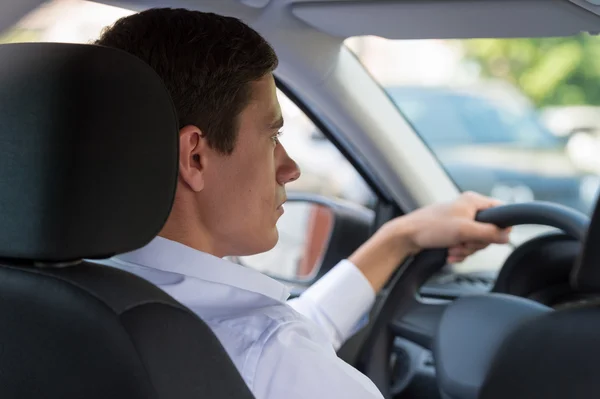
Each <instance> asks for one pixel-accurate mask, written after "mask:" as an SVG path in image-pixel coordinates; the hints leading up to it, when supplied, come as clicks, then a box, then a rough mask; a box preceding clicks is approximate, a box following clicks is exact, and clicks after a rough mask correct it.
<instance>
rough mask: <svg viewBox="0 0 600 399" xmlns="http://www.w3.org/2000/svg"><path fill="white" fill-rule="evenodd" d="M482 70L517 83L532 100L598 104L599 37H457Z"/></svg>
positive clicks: (495, 76) (469, 58)
mask: <svg viewBox="0 0 600 399" xmlns="http://www.w3.org/2000/svg"><path fill="white" fill-rule="evenodd" d="M461 45H462V47H463V49H464V51H465V56H466V60H467V61H470V62H474V63H476V64H477V65H479V67H480V68H481V72H482V75H483V76H484V77H490V78H500V79H504V80H506V81H509V82H511V83H513V84H515V85H516V86H518V87H520V88H521V89H522V90H523V92H524V93H525V94H527V95H528V96H529V97H530V98H531V99H532V101H533V102H534V103H535V104H536V105H537V106H538V107H543V106H548V105H578V104H587V105H600V38H598V37H594V36H589V35H585V34H582V35H579V36H574V37H565V38H563V37H552V38H534V39H476V40H465V41H462V42H461Z"/></svg>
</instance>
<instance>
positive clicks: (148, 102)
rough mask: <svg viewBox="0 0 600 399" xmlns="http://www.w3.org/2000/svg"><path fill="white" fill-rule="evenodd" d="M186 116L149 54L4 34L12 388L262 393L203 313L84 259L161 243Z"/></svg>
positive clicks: (1, 248) (3, 252)
mask: <svg viewBox="0 0 600 399" xmlns="http://www.w3.org/2000/svg"><path fill="white" fill-rule="evenodd" d="M177 131H178V127H177V118H176V113H175V111H174V108H173V104H172V101H171V99H170V97H169V95H168V93H167V91H166V89H165V88H164V86H163V84H162V82H161V81H160V79H159V77H158V76H157V75H156V74H155V73H154V71H153V70H152V69H151V68H150V67H148V66H147V65H146V64H144V63H143V62H142V61H140V60H138V59H137V58H135V57H133V56H131V55H129V54H127V53H125V52H121V51H119V50H115V49H109V48H104V47H99V46H92V45H76V44H57V43H46V44H40V43H31V44H10V45H2V46H0V137H1V140H0V226H1V229H0V397H1V398H3V399H12V398H15V399H28V398H36V399H39V398H60V399H71V398H72V399H75V398H77V399H84V398H85V399H96V398H97V399H107V398H127V399H150V398H164V399H167V398H168V399H176V398H181V399H184V398H186V399H191V398H194V399H200V398H244V399H246V398H252V397H253V396H252V394H251V393H250V392H249V390H248V388H247V386H246V384H245V383H244V381H243V379H242V378H241V377H240V375H239V374H238V372H237V370H236V368H235V366H234V365H233V363H232V362H231V360H230V359H229V357H228V356H227V354H226V352H225V351H224V349H223V347H222V346H221V345H220V343H219V341H218V340H217V338H216V337H215V336H214V334H213V333H212V332H211V331H210V330H209V328H208V327H207V326H206V324H204V323H203V322H202V321H201V320H200V319H199V318H198V317H197V316H196V315H194V314H193V313H192V312H191V311H190V310H188V309H187V308H185V307H184V306H182V305H181V304H179V303H178V302H177V301H175V300H174V299H173V298H171V297H170V296H168V295H167V294H165V293H164V292H163V291H162V290H160V289H158V288H157V287H155V286H153V285H151V284H150V283H148V282H146V281H145V280H142V279H140V278H138V277H136V276H133V275H131V274H128V273H125V272H123V271H119V270H116V269H112V268H108V267H104V266H100V265H94V264H90V263H86V262H84V261H82V259H85V258H107V257H110V256H112V255H114V254H117V253H121V252H125V251H131V250H134V249H137V248H139V247H142V246H143V245H145V244H146V243H147V242H149V241H150V240H151V239H152V238H153V237H154V236H155V235H156V234H157V233H158V232H159V230H160V229H161V227H162V225H163V223H164V222H165V220H166V218H167V215H168V214H169V211H170V208H171V205H172V201H173V198H174V192H175V185H176V179H177V166H178V156H177V154H178V150H177Z"/></svg>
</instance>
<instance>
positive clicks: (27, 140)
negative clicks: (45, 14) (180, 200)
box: [0, 43, 178, 262]
mask: <svg viewBox="0 0 600 399" xmlns="http://www.w3.org/2000/svg"><path fill="white" fill-rule="evenodd" d="M0 142H1V145H0V258H4V259H23V260H27V261H41V262H63V261H70V260H77V259H81V258H105V257H109V256H112V255H113V254H116V253H122V252H127V251H131V250H134V249H137V248H139V247H142V246H143V245H145V244H146V243H147V242H149V241H150V240H151V239H152V238H153V237H154V236H155V235H156V234H157V233H158V232H159V231H160V229H161V228H162V226H163V224H164V223H165V221H166V219H167V217H168V214H169V212H170V210H171V206H172V202H173V199H174V193H175V187H176V182H177V168H178V126H177V116H176V112H175V109H174V106H173V102H172V100H171V97H170V96H169V94H168V92H167V90H166V88H165V86H164V85H163V83H162V81H161V79H160V78H159V77H158V75H157V74H156V73H155V72H154V71H153V70H152V68H150V66H148V65H146V64H145V63H144V62H143V61H141V60H139V59H138V58H136V57H134V56H132V55H130V54H127V53H125V52H122V51H120V50H116V49H111V48H106V47H100V46H93V45H82V44H62V43H21V44H7V45H1V46H0Z"/></svg>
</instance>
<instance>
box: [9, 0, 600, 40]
mask: <svg viewBox="0 0 600 399" xmlns="http://www.w3.org/2000/svg"><path fill="white" fill-rule="evenodd" d="M96 1H97V2H99V3H105V4H111V5H116V6H120V7H124V8H130V9H134V10H142V9H145V8H150V7H156V6H171V7H184V8H191V9H202V10H211V11H214V12H218V13H221V14H226V15H234V16H237V17H239V18H241V19H243V20H245V21H247V22H248V23H251V24H253V25H254V23H255V22H257V20H261V19H264V18H268V17H269V16H273V15H276V14H281V11H282V10H283V9H285V10H286V13H287V14H288V15H293V16H294V17H295V18H296V19H298V20H300V21H302V22H303V23H306V24H307V25H309V26H311V27H313V28H315V29H317V30H319V31H321V32H324V33H327V34H329V35H331V36H334V37H337V38H342V39H343V38H347V37H350V36H359V35H375V36H382V37H387V38H390V39H430V38H437V39H444V38H474V37H534V36H569V35H573V34H577V33H579V32H582V31H584V32H591V33H595V32H600V6H599V5H594V4H593V3H594V2H596V3H600V1H599V0H427V1H423V0H317V1H315V0H121V1H119V0H116V1H115V0H96ZM41 3H43V1H40V0H20V1H11V2H3V4H1V5H0V30H2V29H3V28H6V27H7V26H10V25H12V24H13V23H15V22H16V21H17V20H18V19H19V18H21V17H22V16H23V15H25V14H26V13H27V12H28V11H30V10H32V9H34V8H36V7H37V6H39V5H40V4H41ZM274 9H279V10H278V12H274V11H275V10H274Z"/></svg>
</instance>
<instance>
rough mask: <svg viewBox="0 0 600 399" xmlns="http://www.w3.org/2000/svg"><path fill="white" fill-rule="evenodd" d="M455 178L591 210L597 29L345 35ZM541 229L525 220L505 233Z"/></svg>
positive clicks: (598, 123)
mask: <svg viewBox="0 0 600 399" xmlns="http://www.w3.org/2000/svg"><path fill="white" fill-rule="evenodd" d="M346 45H347V46H348V47H349V48H350V49H351V50H352V51H353V52H354V53H355V54H356V55H357V57H358V58H359V59H360V60H361V62H362V63H363V65H364V66H365V67H366V68H367V69H368V70H369V72H370V73H371V74H372V76H373V77H374V78H375V79H376V80H377V81H378V82H379V83H380V85H381V86H382V88H383V89H384V90H385V91H386V92H387V94H388V95H389V97H390V99H391V101H392V102H394V103H395V105H396V106H397V107H398V109H399V110H400V112H401V113H402V114H403V115H404V117H405V118H406V119H407V120H408V122H409V123H410V124H411V125H412V126H413V128H414V129H415V131H416V132H417V133H418V134H419V135H420V137H421V138H422V139H423V140H424V142H425V143H426V144H427V145H428V147H429V148H430V149H431V150H432V151H433V153H434V154H435V156H436V157H437V158H438V160H439V161H440V162H441V164H442V165H443V167H444V168H445V170H446V171H447V172H448V174H449V175H450V177H451V178H452V179H453V180H454V182H455V183H456V184H457V186H458V187H459V188H460V189H461V190H463V191H465V190H471V191H476V192H479V193H482V194H485V195H491V196H493V197H496V198H498V199H501V200H503V201H505V202H507V203H517V202H525V201H532V200H539V201H550V202H554V203H558V204H562V205H566V206H569V207H572V208H575V209H577V210H579V211H582V212H585V213H588V214H589V213H590V212H591V211H592V208H593V206H594V204H595V201H596V197H597V194H598V187H599V185H600V178H599V174H600V156H599V155H600V38H598V37H594V36H589V35H584V34H582V35H580V36H574V37H567V38H536V39H527V38H519V39H470V40H414V41H399V40H387V39H382V38H377V37H357V38H351V39H348V40H347V41H346ZM544 231H547V229H546V228H541V227H537V226H527V227H520V228H516V229H515V234H513V239H515V240H516V241H524V240H526V239H527V238H529V237H532V236H535V235H537V234H540V233H541V232H544Z"/></svg>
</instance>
